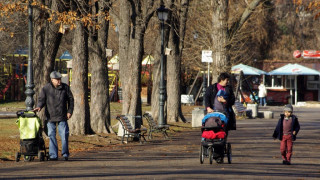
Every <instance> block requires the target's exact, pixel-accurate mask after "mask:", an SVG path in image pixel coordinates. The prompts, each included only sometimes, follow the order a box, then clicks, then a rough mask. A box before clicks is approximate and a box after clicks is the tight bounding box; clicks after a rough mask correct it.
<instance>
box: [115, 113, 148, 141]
mask: <svg viewBox="0 0 320 180" xmlns="http://www.w3.org/2000/svg"><path fill="white" fill-rule="evenodd" d="M116 119H117V120H118V121H119V122H120V123H121V125H122V129H123V135H122V138H121V143H122V144H123V142H124V138H125V137H126V138H127V141H126V142H127V143H128V140H129V137H131V138H132V140H134V138H136V137H138V138H139V142H140V143H141V144H142V143H143V141H142V139H141V138H143V140H144V141H147V140H146V138H145V137H144V136H145V134H146V133H147V128H137V129H133V127H132V125H131V122H130V120H129V119H128V117H126V116H125V115H120V116H117V117H116Z"/></svg>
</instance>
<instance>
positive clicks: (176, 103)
mask: <svg viewBox="0 0 320 180" xmlns="http://www.w3.org/2000/svg"><path fill="white" fill-rule="evenodd" d="M176 5H177V3H176ZM188 6H189V0H183V1H181V2H180V4H178V5H177V6H175V5H174V4H172V5H171V9H173V10H174V12H172V16H171V23H170V24H171V26H170V27H171V28H170V36H169V43H168V47H169V48H170V49H172V55H170V56H167V87H170V88H167V94H168V98H167V118H168V122H177V121H178V118H179V117H180V119H181V120H182V121H183V122H185V121H186V120H185V118H184V116H183V114H182V110H181V87H180V84H181V56H182V50H183V46H184V44H183V42H184V36H185V29H186V21H187V13H188Z"/></svg>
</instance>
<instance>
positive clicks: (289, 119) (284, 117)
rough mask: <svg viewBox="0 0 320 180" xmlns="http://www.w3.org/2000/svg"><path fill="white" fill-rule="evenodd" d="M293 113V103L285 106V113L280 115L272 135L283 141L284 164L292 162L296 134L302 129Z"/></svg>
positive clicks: (281, 149)
mask: <svg viewBox="0 0 320 180" xmlns="http://www.w3.org/2000/svg"><path fill="white" fill-rule="evenodd" d="M292 113H293V107H292V105H291V104H287V105H286V106H285V107H284V114H281V115H280V119H279V121H278V124H277V126H276V129H275V130H274V132H273V135H272V136H273V138H274V139H279V140H280V141H281V142H280V152H281V156H282V159H283V161H282V164H286V165H290V164H291V156H292V147H293V141H295V140H296V136H297V134H298V132H299V130H300V124H299V121H298V118H297V117H296V116H295V115H293V114H292Z"/></svg>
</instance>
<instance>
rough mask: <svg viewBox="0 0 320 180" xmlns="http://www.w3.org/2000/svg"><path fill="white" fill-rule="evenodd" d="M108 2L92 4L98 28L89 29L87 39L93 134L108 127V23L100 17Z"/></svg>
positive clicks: (107, 0) (106, 0) (106, 8)
mask: <svg viewBox="0 0 320 180" xmlns="http://www.w3.org/2000/svg"><path fill="white" fill-rule="evenodd" d="M108 2H109V0H105V1H99V2H93V3H92V4H93V6H92V14H93V15H97V14H98V15H99V14H100V16H98V17H97V20H96V23H97V24H98V25H99V26H100V28H98V29H96V28H95V27H92V28H90V38H89V46H90V47H89V55H90V59H91V61H90V71H91V87H92V88H91V96H90V101H91V104H90V123H91V128H92V130H93V131H94V132H95V133H102V132H106V130H107V131H109V127H110V101H109V82H108V69H107V59H106V48H107V37H108V29H109V21H107V20H106V18H107V15H106V16H103V15H102V14H104V13H105V12H107V11H109V8H108V6H107V5H108Z"/></svg>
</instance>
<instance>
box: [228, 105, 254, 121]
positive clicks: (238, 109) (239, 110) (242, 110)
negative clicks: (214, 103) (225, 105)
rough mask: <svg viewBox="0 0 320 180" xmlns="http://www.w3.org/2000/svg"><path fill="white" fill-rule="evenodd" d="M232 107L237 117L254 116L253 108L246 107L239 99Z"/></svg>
mask: <svg viewBox="0 0 320 180" xmlns="http://www.w3.org/2000/svg"><path fill="white" fill-rule="evenodd" d="M232 108H233V111H234V113H235V114H236V116H237V117H243V118H248V117H251V116H252V110H251V109H247V108H246V107H244V106H243V104H242V103H241V102H239V101H235V102H234V105H233V106H232Z"/></svg>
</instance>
